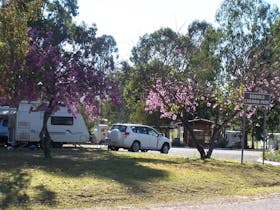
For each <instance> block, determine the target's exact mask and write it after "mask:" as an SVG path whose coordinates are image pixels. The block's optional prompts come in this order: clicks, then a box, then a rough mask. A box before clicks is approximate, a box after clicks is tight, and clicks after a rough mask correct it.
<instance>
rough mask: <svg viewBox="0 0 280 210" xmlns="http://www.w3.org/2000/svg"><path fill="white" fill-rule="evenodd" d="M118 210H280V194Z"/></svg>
mask: <svg viewBox="0 0 280 210" xmlns="http://www.w3.org/2000/svg"><path fill="white" fill-rule="evenodd" d="M117 209H118V210H128V209H129V210H130V209H147V210H148V209H150V210H162V209H163V210H188V209H194V210H198V209H199V210H252V209H254V210H279V209H280V192H279V193H272V194H268V195H264V196H260V195H259V196H233V197H224V198H215V199H213V200H203V201H200V202H198V201H190V202H184V203H172V204H171V203H170V204H155V205H150V206H145V207H139V206H138V207H132V206H123V207H119V208H117Z"/></svg>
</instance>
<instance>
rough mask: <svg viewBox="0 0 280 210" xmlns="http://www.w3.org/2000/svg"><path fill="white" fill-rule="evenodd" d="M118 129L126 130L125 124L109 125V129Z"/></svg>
mask: <svg viewBox="0 0 280 210" xmlns="http://www.w3.org/2000/svg"><path fill="white" fill-rule="evenodd" d="M114 129H118V130H119V131H120V132H125V131H126V126H125V125H113V126H112V127H111V130H114Z"/></svg>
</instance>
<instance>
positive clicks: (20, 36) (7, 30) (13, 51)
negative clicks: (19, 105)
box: [0, 0, 42, 105]
mask: <svg viewBox="0 0 280 210" xmlns="http://www.w3.org/2000/svg"><path fill="white" fill-rule="evenodd" d="M41 6H42V2H41V1H40V0H33V1H26V2H25V1H19V0H9V1H2V2H1V4H0V31H1V33H0V72H1V79H0V83H1V87H2V86H5V94H4V93H3V88H1V87H0V95H1V96H0V103H1V104H5V105H8V104H9V101H10V100H13V97H14V96H17V95H18V93H17V91H16V89H17V88H16V86H17V85H18V82H19V81H18V77H19V75H18V74H17V73H18V72H17V69H16V65H17V64H18V63H22V62H23V60H24V57H25V56H26V54H27V53H28V50H29V37H28V30H29V29H28V24H29V22H31V21H36V20H37V19H38V18H40V9H41ZM7 78H9V79H8V80H7ZM3 83H4V84H3ZM4 95H5V97H3V96H4Z"/></svg>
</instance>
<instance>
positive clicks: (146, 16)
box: [75, 0, 280, 61]
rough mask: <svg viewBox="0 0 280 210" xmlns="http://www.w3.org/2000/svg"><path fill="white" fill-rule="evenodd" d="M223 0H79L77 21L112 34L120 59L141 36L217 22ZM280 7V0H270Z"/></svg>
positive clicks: (101, 32) (185, 30)
mask: <svg viewBox="0 0 280 210" xmlns="http://www.w3.org/2000/svg"><path fill="white" fill-rule="evenodd" d="M221 2H222V0H78V5H79V16H78V17H77V18H76V19H75V21H76V22H77V23H80V22H81V21H84V22H85V23H86V24H87V25H91V24H96V26H97V30H98V31H97V35H98V36H100V35H103V34H107V35H112V36H113V37H114V39H115V40H116V42H117V47H118V49H119V52H118V53H119V58H120V60H127V61H128V60H129V56H130V52H131V49H132V47H134V46H136V44H137V42H138V41H139V38H140V37H141V36H143V35H144V34H150V33H153V32H155V31H156V30H158V29H160V28H162V27H169V28H171V29H172V30H174V31H175V32H180V33H186V32H187V29H188V26H189V25H190V24H191V23H192V22H193V21H194V20H206V21H207V22H209V23H212V24H214V25H215V14H216V11H217V9H218V8H219V7H220V4H221ZM268 2H270V3H271V4H276V5H277V6H278V7H279V8H280V0H269V1H268Z"/></svg>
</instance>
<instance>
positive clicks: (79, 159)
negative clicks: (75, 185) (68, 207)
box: [0, 148, 173, 207]
mask: <svg viewBox="0 0 280 210" xmlns="http://www.w3.org/2000/svg"><path fill="white" fill-rule="evenodd" d="M5 153H6V154H5V161H3V162H1V163H0V167H1V165H3V164H4V165H5V166H6V167H5V172H8V173H10V174H11V175H10V176H11V177H12V176H15V174H16V173H18V172H16V173H14V172H13V170H15V169H16V168H19V169H21V168H27V169H29V168H30V169H39V170H43V171H46V172H48V173H51V174H52V175H56V176H61V177H64V178H75V177H83V176H89V177H95V178H100V179H108V180H114V181H115V182H118V183H120V184H121V185H124V186H125V187H126V188H127V189H128V190H129V191H131V192H133V193H135V194H138V193H139V194H142V193H145V192H146V189H145V187H143V183H145V182H151V181H153V180H155V179H166V178H168V176H169V173H168V172H167V171H165V170H161V169H154V168H150V167H147V166H145V164H142V163H146V164H148V163H153V164H161V163H162V164H166V163H167V162H169V161H168V160H167V161H166V160H162V159H156V158H145V155H144V157H143V156H142V155H141V153H139V155H137V157H131V156H129V155H122V154H120V152H113V151H106V150H101V149H85V148H78V149H77V148H75V149H73V148H72V149H57V150H54V149H53V151H52V155H53V159H51V160H48V159H44V157H43V154H42V152H41V151H33V152H31V151H29V150H28V149H26V150H19V151H12V152H5ZM3 155H4V154H3ZM1 156H2V155H1V153H0V159H3V158H1ZM169 164H173V162H172V161H170V162H169ZM0 172H1V169H0ZM21 174H22V175H21V176H20V178H19V179H20V180H19V181H14V183H13V185H16V183H19V182H20V183H21V184H20V185H19V186H18V187H17V188H18V191H15V190H11V191H8V190H6V191H2V193H3V194H5V199H4V200H3V203H4V204H5V205H8V204H9V203H11V202H14V200H13V201H11V202H10V201H9V200H11V199H10V197H11V196H13V198H19V197H21V193H22V192H23V191H24V190H25V189H26V188H27V186H28V184H29V182H30V177H31V175H28V174H26V173H23V172H21ZM9 183H10V182H9V180H3V181H2V184H1V186H3V185H4V186H6V187H5V188H6V189H7V188H8V185H9ZM35 192H36V193H37V195H36V201H38V202H39V203H43V204H46V205H54V204H55V198H56V194H55V192H51V191H49V190H47V189H46V188H45V187H44V186H43V185H40V186H36V188H35ZM26 202H28V200H27V201H26ZM5 205H2V207H5Z"/></svg>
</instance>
